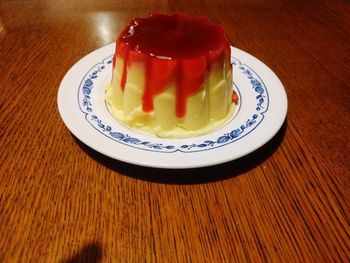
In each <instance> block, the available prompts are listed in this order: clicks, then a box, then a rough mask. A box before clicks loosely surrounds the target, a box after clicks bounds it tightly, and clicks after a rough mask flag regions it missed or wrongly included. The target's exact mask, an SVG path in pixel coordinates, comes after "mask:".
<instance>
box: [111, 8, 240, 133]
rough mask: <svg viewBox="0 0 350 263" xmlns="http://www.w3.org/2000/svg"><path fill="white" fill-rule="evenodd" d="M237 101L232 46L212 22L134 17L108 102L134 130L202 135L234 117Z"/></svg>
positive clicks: (120, 42)
mask: <svg viewBox="0 0 350 263" xmlns="http://www.w3.org/2000/svg"><path fill="white" fill-rule="evenodd" d="M237 98H238V97H237V94H235V93H234V92H233V90H232V67H231V64H230V44H229V41H228V40H227V37H226V34H225V31H224V28H223V26H222V25H219V24H213V23H212V22H210V20H209V19H208V18H206V17H192V16H189V15H187V14H183V13H177V14H172V15H164V14H151V15H150V16H149V17H148V18H134V19H132V20H131V21H130V24H129V25H128V26H127V27H126V28H125V29H124V31H123V32H122V33H121V35H120V36H119V37H118V39H117V41H116V50H115V54H114V57H113V71H112V83H111V85H109V87H108V88H107V93H106V100H107V103H108V107H109V110H110V112H111V113H112V115H113V116H114V117H115V118H116V119H117V120H118V121H119V122H121V123H123V124H125V125H126V126H128V127H130V128H133V129H136V130H138V131H141V132H145V133H148V134H152V135H156V136H158V137H167V138H185V137H191V136H197V135H201V134H204V133H207V132H209V131H212V130H214V129H216V128H218V127H220V126H222V125H223V124H225V123H226V122H227V121H228V120H229V119H230V118H231V117H232V115H233V113H234V111H235V106H236V104H237Z"/></svg>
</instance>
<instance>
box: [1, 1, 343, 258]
mask: <svg viewBox="0 0 350 263" xmlns="http://www.w3.org/2000/svg"><path fill="white" fill-rule="evenodd" d="M176 11H184V12H187V13H189V14H192V15H205V16H208V17H210V18H211V19H212V20H213V21H215V22H219V23H222V24H223V25H224V26H225V28H226V30H227V35H228V37H229V39H230V41H231V43H232V44H233V45H235V46H236V47H238V48H240V49H243V50H245V51H247V52H249V53H251V54H252V55H254V56H256V57H257V58H259V59H260V60H262V61H263V62H264V63H266V64H267V65H268V66H269V67H270V68H271V69H272V70H273V71H274V72H275V73H276V74H277V75H278V76H279V78H280V79H281V81H282V83H283V84H284V86H285V89H286V92H287V95H288V100H289V109H288V116H287V120H286V121H285V123H284V125H283V127H282V129H281V130H280V131H279V133H278V134H277V135H276V136H275V137H274V138H273V139H272V140H271V141H270V142H269V143H267V144H266V145H265V146H264V147H262V148H261V149H259V150H258V151H256V152H254V153H252V154H250V155H248V156H246V157H244V158H242V159H240V160H237V161H233V162H230V163H226V164H223V165H219V166H215V167H210V168H205V169H195V170H180V171H172V170H158V169H147V168H142V167H138V166H133V165H129V164H125V163H121V162H118V161H115V160H112V159H109V158H106V157H104V156H102V155H100V154H99V153H97V152H94V151H93V150H91V149H90V148H88V147H87V146H85V145H84V144H82V143H81V142H79V141H78V140H77V139H76V138H75V137H74V136H73V135H72V134H71V133H70V132H69V130H68V129H67V128H66V127H65V125H64V124H63V122H62V120H61V118H60V116H59V113H58V109H57V101H56V100H57V91H58V87H59V84H60V82H61V80H62V78H63V76H64V75H65V73H66V72H67V71H68V70H69V68H70V67H71V66H72V65H73V64H74V63H75V62H76V61H78V60H79V59H80V58H81V57H83V56H84V55H86V54H87V53H89V52H91V51H93V50H95V49H97V48H100V47H103V46H105V45H106V44H109V43H111V42H113V41H114V40H115V38H116V37H117V35H118V34H119V33H120V32H121V30H122V29H123V28H124V27H125V26H126V25H127V23H128V21H129V20H130V18H132V17H135V16H146V15H148V14H149V13H151V12H166V13H171V12H176ZM349 14H350V3H349V1H347V0H334V1H327V0H319V1H316V0H315V1H312V0H305V1H302V0H268V1H266V0H218V1H211V0H202V1H195V0H168V1H166V0H159V1H152V0H148V1H135V0H128V1H107V0H106V1H74V0H71V1H58V0H57V1H56V0H52V1H2V0H1V1H0V128H1V136H0V146H1V154H0V262H245V261H250V262H261V261H267V262H271V261H273V262H349V260H350V224H349V222H350V208H349V203H350V197H349V192H350V191H349V189H350V169H349V168H350V158H349V153H350V132H349V128H350V127H349V126H350V125H349V124H350V92H349V89H350V85H349V83H350V34H349V32H350V15H349Z"/></svg>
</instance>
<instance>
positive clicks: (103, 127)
mask: <svg viewBox="0 0 350 263" xmlns="http://www.w3.org/2000/svg"><path fill="white" fill-rule="evenodd" d="M112 57H113V56H109V57H107V58H105V59H104V60H103V61H102V62H101V63H98V64H96V65H94V66H93V67H92V68H91V69H90V70H89V71H88V72H87V73H86V74H85V76H84V78H83V79H82V81H81V83H80V86H79V89H78V103H79V107H80V110H81V111H82V112H83V113H84V115H85V119H86V120H87V121H88V122H89V123H90V125H92V126H93V127H94V128H95V129H96V130H97V131H99V132H100V133H102V134H103V135H105V136H107V137H108V138H110V139H112V140H114V141H117V142H119V143H122V144H124V145H127V146H130V147H133V148H137V149H141V150H146V151H155V152H164V153H172V152H177V151H180V152H198V151H207V150H212V149H215V148H218V147H223V146H226V145H228V144H231V143H233V142H235V141H238V140H240V139H242V138H243V137H245V136H246V135H248V134H249V133H251V132H252V131H253V130H254V129H256V127H258V126H259V124H260V123H261V122H262V121H263V119H264V113H266V112H267V110H268V107H269V96H268V91H267V88H266V86H265V84H264V82H263V81H262V79H261V78H260V77H259V75H258V74H257V73H256V72H255V71H254V70H253V69H252V68H250V67H249V66H248V65H245V64H242V63H241V61H240V60H238V59H236V58H234V57H231V63H232V65H233V67H234V70H236V71H237V70H238V71H241V72H242V73H243V74H244V76H245V77H246V78H247V79H248V81H249V83H250V85H251V87H250V88H251V89H253V90H254V92H255V93H256V98H255V99H256V108H255V110H254V113H253V114H252V115H251V117H250V118H248V119H247V120H246V121H245V122H244V123H241V124H240V125H237V126H236V127H235V128H234V129H233V130H230V131H229V132H225V133H224V134H221V135H220V136H219V137H217V138H213V139H210V140H208V139H207V138H208V135H206V136H204V137H205V138H206V139H204V140H203V141H202V142H200V143H189V144H188V143H187V144H181V145H178V146H176V145H175V143H174V145H172V144H170V145H168V144H167V145H165V144H163V143H161V142H159V141H158V142H157V138H152V139H151V140H150V141H148V140H147V141H146V140H143V139H140V138H137V137H135V136H130V135H129V134H127V133H124V132H121V131H119V130H115V129H113V128H112V126H111V125H109V124H106V123H105V121H104V120H102V119H101V118H100V117H99V116H97V115H96V114H95V113H94V107H93V105H92V103H91V96H92V95H93V90H94V81H95V80H96V79H97V78H98V77H99V74H100V73H101V72H102V71H104V70H106V69H107V68H110V67H108V66H110V64H111V63H112ZM233 85H234V86H235V88H236V91H237V92H238V93H239V94H240V92H239V87H237V86H236V85H235V84H234V83H233ZM172 140H176V139H172ZM172 140H169V141H172Z"/></svg>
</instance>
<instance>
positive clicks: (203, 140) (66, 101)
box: [58, 44, 287, 169]
mask: <svg viewBox="0 0 350 263" xmlns="http://www.w3.org/2000/svg"><path fill="white" fill-rule="evenodd" d="M114 49H115V44H110V45H107V46H105V47H102V48H100V49H97V50H95V51H94V52H92V53H90V54H88V55H87V56H85V57H84V58H82V59H81V60H80V61H78V62H77V63H76V64H75V65H74V66H73V67H72V68H71V69H70V70H69V71H68V72H67V74H66V75H65V77H64V78H63V80H62V83H61V85H60V88H59V91H58V109H59V112H60V114H61V117H62V119H63V121H64V123H65V124H66V126H67V127H68V129H69V130H70V131H71V132H72V133H73V134H74V135H75V136H76V137H77V138H78V139H79V140H80V141H82V142H83V143H85V144H86V145H88V146H89V147H91V148H93V149H94V150H96V151H98V152H100V153H102V154H104V155H106V156H109V157H111V158H114V159H117V160H120V161H123V162H127V163H132V164H137V165H141V166H149V167H158V168H174V169H176V168H195V167H203V166H210V165H215V164H220V163H224V162H228V161H231V160H234V159H237V158H239V157H242V156H244V155H246V154H248V153H250V152H252V151H254V150H256V149H258V148H259V147H261V146H262V145H263V144H265V143H266V142H268V141H269V140H270V139H271V138H272V137H273V136H274V135H275V134H276V133H277V131H278V130H279V129H280V128H281V126H282V124H283V122H284V119H285V117H286V114H287V96H286V93H285V90H284V88H283V85H282V83H281V82H280V80H279V79H278V78H277V76H276V75H275V74H274V73H273V72H272V71H271V70H270V69H269V68H268V67H267V66H266V65H265V64H263V63H262V62H261V61H259V60H258V59H256V58H255V57H253V56H251V55H249V54H248V53H246V52H244V51H241V50H239V49H237V48H234V47H231V50H232V57H231V61H232V66H233V72H234V73H233V76H234V77H233V80H234V83H233V88H234V89H235V90H236V91H237V92H238V95H239V98H240V102H239V104H238V112H237V114H236V115H235V116H234V118H233V119H232V120H231V121H230V122H229V123H228V124H226V125H225V126H224V127H222V128H220V129H218V130H216V131H214V132H212V133H209V134H206V135H203V136H198V137H193V138H187V139H162V138H156V137H153V136H149V135H145V134H142V133H139V132H136V131H134V130H132V129H129V128H127V127H125V126H123V125H121V124H120V123H118V121H116V120H115V119H114V118H113V117H112V116H111V114H110V113H109V111H108V109H107V106H106V104H105V100H104V96H105V89H106V84H107V83H108V82H109V81H110V79H111V73H112V63H111V60H112V56H113V54H114Z"/></svg>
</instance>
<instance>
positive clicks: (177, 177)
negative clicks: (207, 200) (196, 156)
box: [73, 120, 287, 184]
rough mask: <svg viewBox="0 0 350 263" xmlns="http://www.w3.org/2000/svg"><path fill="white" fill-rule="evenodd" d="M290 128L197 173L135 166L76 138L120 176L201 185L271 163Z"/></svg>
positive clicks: (83, 146)
mask: <svg viewBox="0 0 350 263" xmlns="http://www.w3.org/2000/svg"><path fill="white" fill-rule="evenodd" d="M286 128H287V120H285V122H284V123H283V125H282V127H281V129H280V130H279V131H278V133H277V134H276V135H275V136H274V137H273V138H272V139H271V140H270V141H269V142H268V143H266V144H265V145H263V146H262V147H261V148H259V149H258V150H256V151H254V152H253V153H251V154H249V155H246V156H244V157H242V158H240V159H237V160H234V161H231V162H227V163H224V164H220V165H215V166H210V167H204V168H196V169H159V168H149V167H142V166H137V165H132V164H128V163H124V162H121V161H117V160H115V159H112V158H109V157H107V156H105V155H103V154H101V153H99V152H97V151H95V150H93V149H91V148H90V147H88V146H86V145H85V144H83V143H82V142H80V141H79V140H78V139H77V138H75V137H74V136H73V137H74V138H75V140H76V142H77V143H78V145H79V146H80V148H81V149H82V150H83V151H84V152H85V153H87V154H88V155H89V156H90V157H91V158H93V159H94V160H96V161H97V162H99V163H101V164H103V165H104V166H106V167H108V168H109V169H112V170H114V171H115V172H117V173H120V174H123V175H126V176H129V177H133V178H136V179H140V180H146V181H150V182H156V183H166V184H201V183H208V182H214V181H218V180H224V179H228V178H231V177H235V176H238V175H240V174H242V173H244V172H246V171H249V170H251V169H253V168H254V167H256V166H258V165H259V164H260V163H262V162H264V161H265V160H266V159H268V158H269V157H270V156H271V155H272V154H273V153H274V151H275V150H276V149H277V148H278V146H279V145H280V144H281V142H282V140H283V138H284V135H285V132H286Z"/></svg>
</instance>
